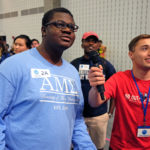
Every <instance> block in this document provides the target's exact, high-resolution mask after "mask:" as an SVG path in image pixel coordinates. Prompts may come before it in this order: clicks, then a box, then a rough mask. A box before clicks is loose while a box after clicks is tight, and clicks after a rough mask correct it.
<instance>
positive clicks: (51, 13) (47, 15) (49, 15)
mask: <svg viewBox="0 0 150 150" xmlns="http://www.w3.org/2000/svg"><path fill="white" fill-rule="evenodd" d="M58 12H62V13H67V14H69V15H70V16H71V17H72V18H73V15H72V13H71V12H70V11H69V10H68V9H66V8H63V7H59V8H54V9H51V10H49V11H47V12H46V13H45V14H44V16H43V18H42V26H46V24H47V23H48V22H49V21H50V20H52V18H53V16H54V14H55V13H58Z"/></svg>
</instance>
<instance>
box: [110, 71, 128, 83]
mask: <svg viewBox="0 0 150 150" xmlns="http://www.w3.org/2000/svg"><path fill="white" fill-rule="evenodd" d="M112 77H113V78H116V79H117V80H122V81H123V80H124V79H128V78H131V70H126V71H119V72H117V73H115V74H114V75H113V76H112Z"/></svg>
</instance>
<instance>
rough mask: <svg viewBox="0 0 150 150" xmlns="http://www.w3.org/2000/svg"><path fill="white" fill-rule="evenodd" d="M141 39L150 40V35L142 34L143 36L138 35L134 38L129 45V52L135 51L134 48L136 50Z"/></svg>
mask: <svg viewBox="0 0 150 150" xmlns="http://www.w3.org/2000/svg"><path fill="white" fill-rule="evenodd" d="M141 39H150V35H149V34H141V35H138V36H136V37H135V38H133V39H132V40H131V42H130V43H129V45H128V47H129V51H134V48H135V46H136V44H137V42H138V41H139V40H141Z"/></svg>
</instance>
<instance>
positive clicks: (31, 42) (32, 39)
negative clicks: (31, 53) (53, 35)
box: [31, 39, 39, 43]
mask: <svg viewBox="0 0 150 150" xmlns="http://www.w3.org/2000/svg"><path fill="white" fill-rule="evenodd" d="M34 41H36V42H38V43H39V41H38V40H37V39H32V40H31V43H32V42H34Z"/></svg>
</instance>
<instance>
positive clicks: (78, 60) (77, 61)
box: [70, 57, 83, 64]
mask: <svg viewBox="0 0 150 150" xmlns="http://www.w3.org/2000/svg"><path fill="white" fill-rule="evenodd" d="M82 58H83V57H78V58H76V59H73V60H72V61H71V62H70V63H71V64H75V63H79V62H80V61H81V60H82Z"/></svg>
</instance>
